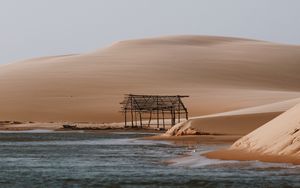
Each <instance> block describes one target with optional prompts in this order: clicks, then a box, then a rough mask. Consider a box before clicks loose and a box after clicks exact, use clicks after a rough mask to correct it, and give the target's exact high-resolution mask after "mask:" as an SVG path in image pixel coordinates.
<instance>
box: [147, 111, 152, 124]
mask: <svg viewBox="0 0 300 188" xmlns="http://www.w3.org/2000/svg"><path fill="white" fill-rule="evenodd" d="M151 119H152V110H151V111H150V117H149V122H148V127H150V123H151Z"/></svg>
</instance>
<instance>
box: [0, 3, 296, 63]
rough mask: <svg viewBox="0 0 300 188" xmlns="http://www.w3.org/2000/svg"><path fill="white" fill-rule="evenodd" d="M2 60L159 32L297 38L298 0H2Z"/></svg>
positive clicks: (75, 50)
mask: <svg viewBox="0 0 300 188" xmlns="http://www.w3.org/2000/svg"><path fill="white" fill-rule="evenodd" d="M0 24H1V27H0V51H1V56H0V63H8V62H11V61H16V60H21V59H26V58H31V57H38V56H48V55H58V54H68V53H81V52H86V51H91V50H95V49H97V48H101V47H104V46H106V45H108V44H110V43H112V42H114V41H118V40H124V39H131V38H143V37H149V36H159V35H176V34H199V35H222V36H236V37H246V38H254V39H262V40H269V41H274V42H282V43H290V44H300V1H299V0H0Z"/></svg>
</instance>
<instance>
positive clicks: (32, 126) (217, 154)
mask: <svg viewBox="0 0 300 188" xmlns="http://www.w3.org/2000/svg"><path fill="white" fill-rule="evenodd" d="M65 124H70V125H76V126H77V127H78V128H76V129H69V128H63V125H65ZM32 130H51V131H55V132H56V131H57V132H59V131H86V132H107V133H110V132H132V131H134V132H148V133H157V135H154V136H148V137H142V138H138V139H143V140H160V141H168V142H172V143H173V144H176V145H180V146H182V145H185V146H186V145H201V144H208V145H209V144H233V143H234V142H235V141H237V140H238V139H239V138H241V137H242V136H243V135H226V134H224V135H219V134H218V135H213V134H209V135H184V136H162V135H161V134H162V133H165V131H166V130H157V129H155V128H154V127H144V128H136V127H133V128H132V127H127V128H125V127H124V126H122V123H110V124H101V123H76V122H72V123H71V122H48V123H41V122H17V121H0V131H1V133H5V132H6V131H7V132H11V131H15V132H19V131H20V132H21V131H32ZM202 156H204V157H207V158H209V159H219V160H238V161H255V160H258V161H261V162H276V163H291V164H295V165H299V164H300V159H299V158H297V157H294V156H279V155H278V156H277V155H262V154H259V153H249V152H245V151H240V150H238V151H237V150H228V149H221V150H216V151H211V152H207V153H204V154H202Z"/></svg>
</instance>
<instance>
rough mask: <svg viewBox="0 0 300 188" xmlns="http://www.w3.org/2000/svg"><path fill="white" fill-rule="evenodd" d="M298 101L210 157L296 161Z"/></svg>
mask: <svg viewBox="0 0 300 188" xmlns="http://www.w3.org/2000/svg"><path fill="white" fill-rule="evenodd" d="M299 114H300V104H298V105H296V106H295V107H293V108H291V109H290V110H288V111H286V112H285V113H283V114H281V115H280V116H278V117H276V118H274V119H273V120H271V121H270V122H268V123H266V124H265V125H263V126H261V127H259V128H257V129H256V130H254V131H253V132H251V133H249V134H248V135H246V136H244V137H242V138H241V139H239V140H237V141H236V142H235V143H234V144H233V145H232V146H231V147H230V148H229V149H228V150H224V151H217V152H211V153H208V154H206V155H207V156H208V157H211V158H221V159H237V160H263V161H273V162H292V163H295V164H300V116H299Z"/></svg>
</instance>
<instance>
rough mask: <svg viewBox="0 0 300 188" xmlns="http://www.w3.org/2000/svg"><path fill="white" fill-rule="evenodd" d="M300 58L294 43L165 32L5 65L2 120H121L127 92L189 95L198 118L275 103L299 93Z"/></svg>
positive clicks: (0, 73) (0, 74) (0, 77)
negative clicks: (80, 52) (166, 34)
mask: <svg viewBox="0 0 300 188" xmlns="http://www.w3.org/2000/svg"><path fill="white" fill-rule="evenodd" d="M299 60H300V47H299V46H294V45H283V44H276V43H270V42H265V41H257V40H249V39H241V38H229V37H213V36H166V37H157V38H149V39H137V40H128V41H121V42H117V43H114V44H112V45H111V46H108V47H106V48H103V49H99V50H96V51H94V52H90V53H86V54H77V55H63V56H54V57H42V58H37V59H31V60H25V61H21V62H16V63H10V64H4V65H0V88H1V93H0V104H1V108H0V120H16V121H38V122H49V121H54V122H56V121H71V122H81V121H84V122H99V123H106V122H118V121H119V122H120V121H122V114H120V113H119V109H120V105H119V102H121V101H122V98H123V94H126V93H134V94H172V95H173V94H183V95H190V98H188V99H186V100H185V101H184V102H185V103H186V106H187V107H188V109H189V114H190V116H191V117H192V116H200V115H207V114H213V113H220V112H224V111H230V110H236V109H241V108H246V107H253V106H258V105H264V104H270V103H274V102H278V101H284V100H288V99H294V98H298V97H299V91H300V87H299V81H300V74H299V72H300V66H299ZM267 116H270V114H269V115H267ZM270 118H271V117H270ZM268 119H269V118H268ZM266 120H267V119H266V118H265V119H264V120H262V121H261V122H262V123H264V122H265V121H266Z"/></svg>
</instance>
